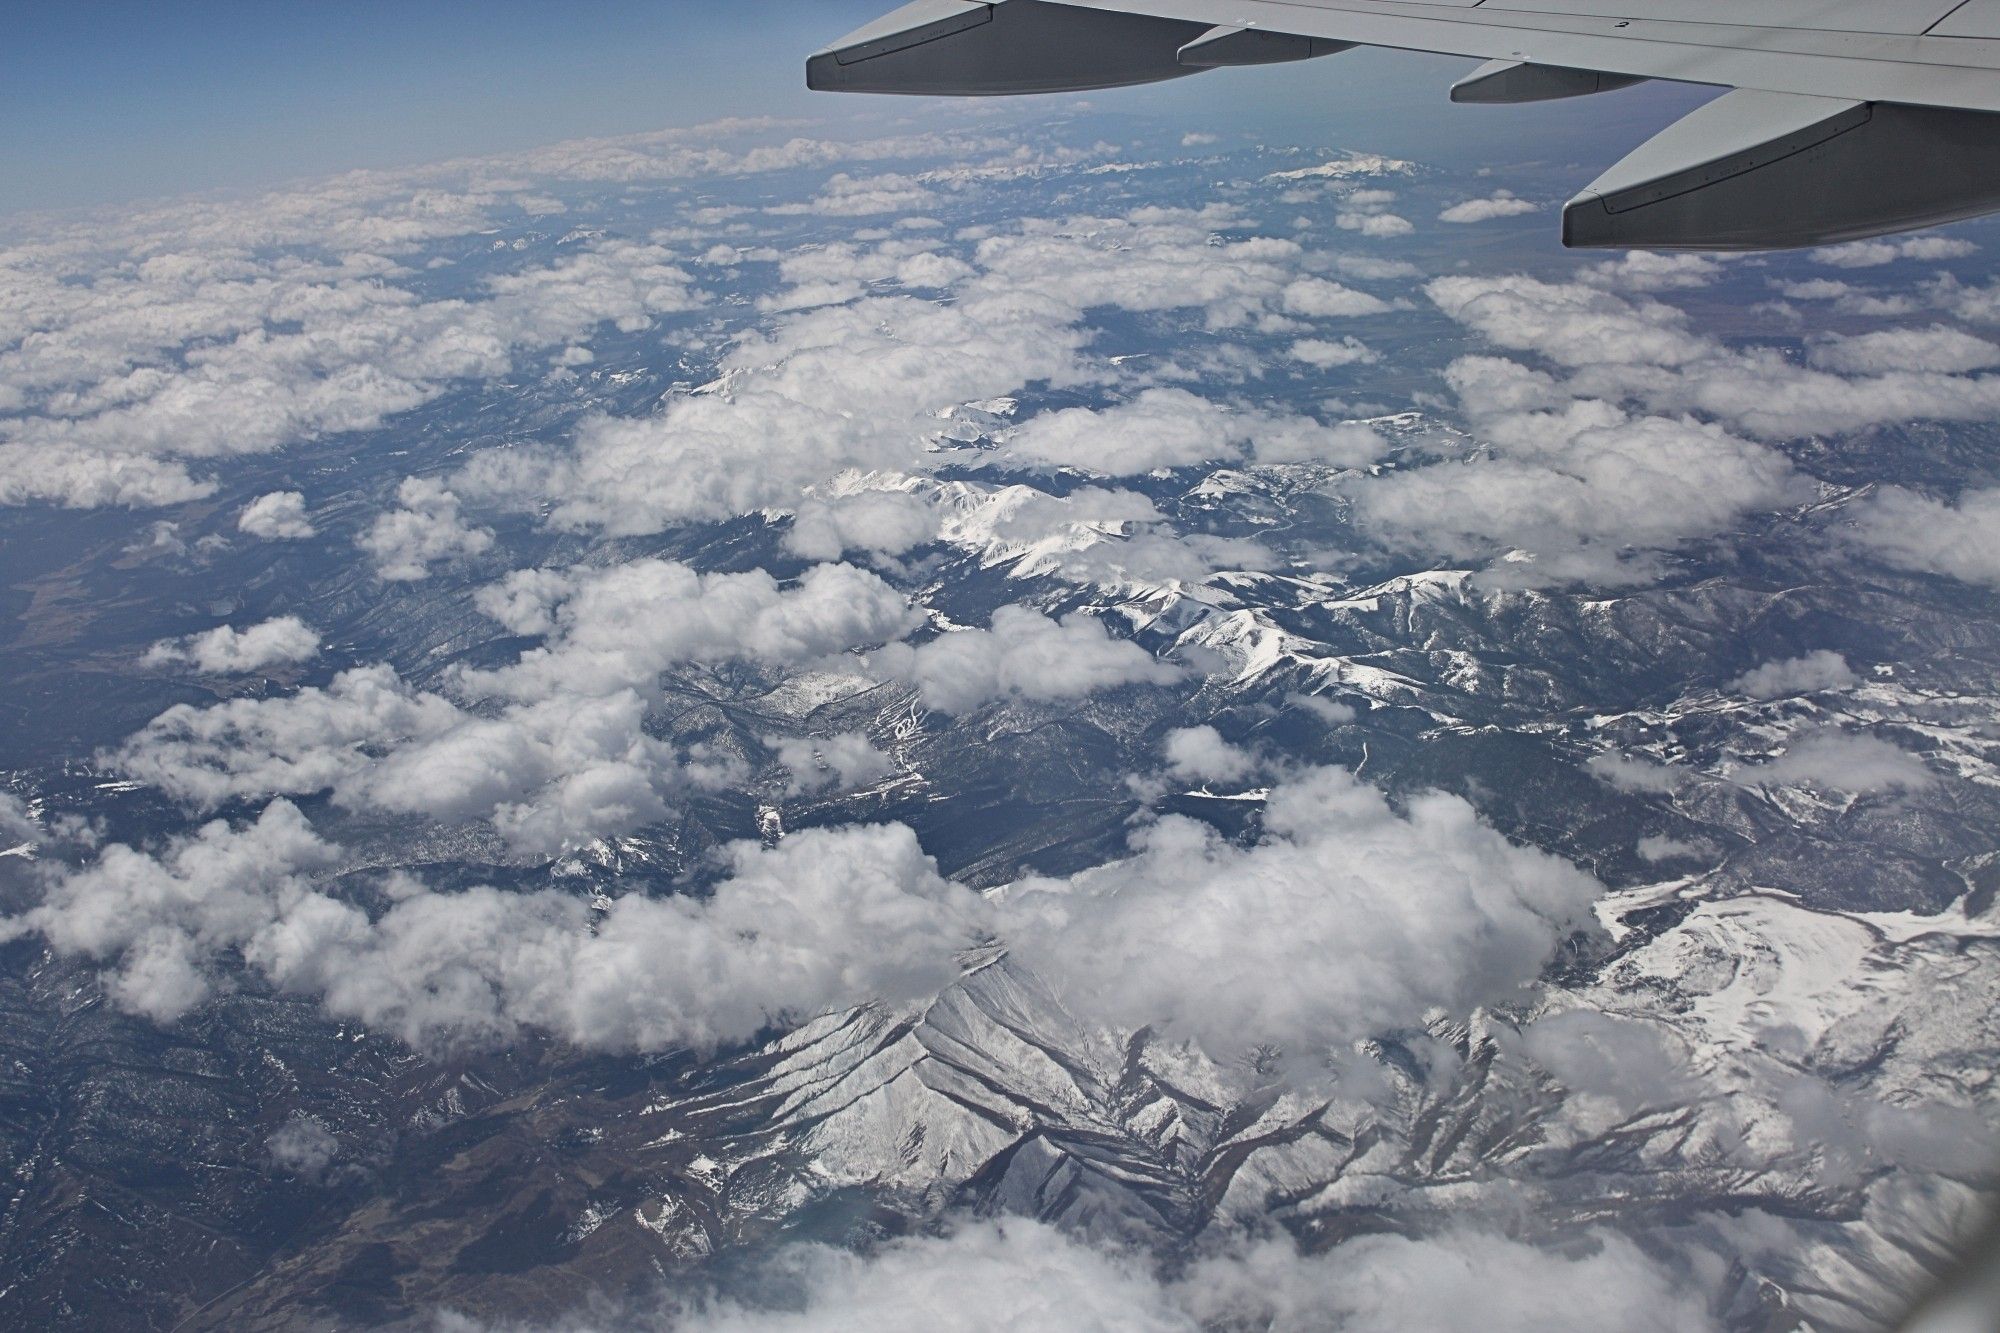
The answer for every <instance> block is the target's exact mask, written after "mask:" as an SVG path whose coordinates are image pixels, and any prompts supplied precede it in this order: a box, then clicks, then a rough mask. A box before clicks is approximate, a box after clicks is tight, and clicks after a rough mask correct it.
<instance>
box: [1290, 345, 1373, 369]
mask: <svg viewBox="0 0 2000 1333" xmlns="http://www.w3.org/2000/svg"><path fill="white" fill-rule="evenodd" d="M1289 354H1290V356H1291V358H1292V360H1294V361H1303V362H1304V363H1305V364H1306V365H1309V366H1317V367H1318V368H1319V369H1321V370H1331V369H1332V368H1334V367H1335V366H1356V365H1361V366H1368V365H1373V364H1375V362H1377V361H1379V360H1380V359H1381V358H1380V357H1378V356H1376V354H1375V353H1374V351H1372V350H1371V349H1370V348H1369V347H1368V345H1367V344H1366V343H1364V342H1362V341H1360V340H1359V339H1357V338H1342V339H1341V340H1340V341H1339V342H1330V341H1328V340H1327V339H1325V338H1301V339H1299V341H1297V342H1295V343H1293V344H1292V345H1291V348H1290V353H1289Z"/></svg>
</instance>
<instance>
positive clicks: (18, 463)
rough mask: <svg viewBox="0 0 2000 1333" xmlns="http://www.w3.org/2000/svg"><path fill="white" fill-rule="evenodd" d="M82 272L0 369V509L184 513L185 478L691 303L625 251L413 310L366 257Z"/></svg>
mask: <svg viewBox="0 0 2000 1333" xmlns="http://www.w3.org/2000/svg"><path fill="white" fill-rule="evenodd" d="M10 271H11V270H7V269H5V268H4V266H0V273H6V272H10ZM85 272H86V273H87V274H88V276H89V278H90V281H89V282H88V283H87V284H79V285H78V287H77V290H76V293H75V295H74V296H73V297H67V298H62V297H56V298H45V299H41V300H37V301H33V302H31V303H30V309H31V311H32V314H31V316H30V317H31V318H33V319H34V320H35V321H36V322H35V324H34V325H32V326H30V327H32V329H33V331H34V333H35V336H34V337H33V338H30V339H26V340H24V341H22V342H21V343H19V345H17V346H15V347H13V348H11V349H10V350H7V351H4V352H0V382H4V383H7V384H10V385H12V386H13V387H14V389H15V391H16V392H17V393H18V394H20V395H22V396H23V398H24V402H25V405H26V406H27V408H28V409H29V410H28V411H27V412H25V413H24V414H22V415H20V416H18V417H16V418H12V419H10V420H8V421H7V422H5V423H0V501H5V502H9V503H21V502H25V501H29V500H51V501H56V502H59V503H65V504H72V505H87V504H148V503H173V502H177V501H179V500H184V499H188V498H193V497H194V496H196V495H199V494H205V493H206V492H207V491H208V490H209V489H210V485H209V483H206V482H201V481H197V480H194V479H193V478H192V477H191V476H190V475H189V474H188V472H187V471H186V469H185V467H184V465H183V461H182V460H189V459H210V458H222V457H227V456H230V455H235V454H243V453H253V452H260V451H264V450H269V449H274V448H278V447H281V446H283V445H286V444H290V443H293V442H295V441H299V440H304V439H308V438H311V437H314V436H319V435H326V434H334V433H340V432H346V431H355V430H367V429H372V428H373V427H375V426H378V425H380V424H381V423H382V422H383V421H384V420H386V419H387V418H388V417H390V416H392V415H394V414H396V413H399V412H404V411H408V410H409V409H411V408H413V407H417V406H420V405H421V404H423V403H425V402H428V401H430V400H431V399H432V398H434V397H436V395H437V394H438V393H440V392H442V391H443V389H444V387H445V386H446V385H448V384H449V383H451V382H453V381H456V380H462V379H468V378H490V377H492V376H496V375H499V374H503V373H505V372H506V371H507V370H508V369H510V368H511V367H512V365H513V364H514V360H515V357H516V355H517V354H518V353H519V352H521V351H523V350H526V349H530V348H536V347H542V346H547V345H550V344H554V343H561V342H565V341H568V340H570V339H572V338H574V337H575V336H576V335H577V334H579V333H581V332H583V331H585V330H587V329H589V328H591V327H593V326H594V325H596V324H597V323H599V322H601V321H605V320H611V321H616V322H620V323H621V324H627V325H631V324H635V323H636V324H638V325H643V323H644V322H645V321H646V319H647V318H649V317H650V316H652V315H654V314H658V313H664V312H671V311H680V310H688V309H692V308H693V307H694V306H695V305H696V304H698V303H699V298H697V297H696V296H695V295H694V294H693V293H692V292H691V291H690V289H689V286H688V284H689V281H690V280H689V278H688V275H687V274H686V273H685V272H683V271H681V270H680V269H678V268H676V267H674V266H673V265H672V263H671V262H670V256H669V255H668V254H667V252H665V251H664V250H661V249H659V248H658V247H652V246H645V245H639V244H634V243H632V242H626V241H604V242H601V243H598V244H596V245H593V246H592V247H590V248H588V249H585V250H582V251H579V252H576V253H572V254H569V255H566V256H564V257H563V258H561V259H558V260H556V261H555V262H554V263H552V264H550V265H548V266H547V267H545V268H540V269H527V270H522V271H517V272H512V273H503V274H499V275H496V276H494V277H493V278H491V279H489V280H488V281H487V283H486V284H485V289H484V291H483V292H482V293H481V299H477V300H467V299H463V298H453V299H448V300H436V301H424V300H420V299H419V298H417V297H416V296H414V295H413V294H412V293H411V292H410V291H408V290H407V289H405V288H403V287H400V286H397V285H395V284H394V283H393V282H391V281H389V279H390V278H392V277H394V276H396V275H397V273H398V270H397V269H396V268H395V266H394V265H393V264H390V263H389V262H388V261H386V260H381V259H379V258H376V257H374V256H352V257H350V258H349V259H347V260H346V261H344V262H342V263H338V264H328V263H322V262H317V261H313V260H309V259H304V258H300V257H298V256H296V255H284V256H280V257H278V258H274V259H271V260H268V261H251V260H248V259H244V258H242V257H240V256H239V255H234V254H229V253H227V252H223V253H220V254H203V253H201V252H198V251H190V252H187V253H181V254H160V255H154V256H152V257H150V258H147V259H146V260H144V261H143V262H140V263H134V264H127V265H124V266H116V265H113V266H109V267H106V268H98V269H88V270H85ZM66 290H67V288H66V287H64V285H62V284H57V285H56V291H57V292H63V291H66ZM38 294H39V293H38Z"/></svg>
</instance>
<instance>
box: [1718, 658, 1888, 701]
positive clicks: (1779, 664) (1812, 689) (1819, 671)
mask: <svg viewBox="0 0 2000 1333" xmlns="http://www.w3.org/2000/svg"><path fill="white" fill-rule="evenodd" d="M1860 679H1861V678H1860V677H1859V676H1857V675H1855V674H1854V668H1852V667H1850V666H1848V665H1847V659H1846V658H1844V657H1842V656H1841V655H1840V654H1839V653H1836V652H1834V651H1832V650H1831V649H1827V648H1821V649H1819V650H1817V651H1815V652H1810V653H1807V654H1805V655H1804V656H1803V657H1787V658H1781V659H1778V660H1776V661H1771V662H1765V663H1763V664H1762V665H1761V666H1757V667H1754V668H1752V669H1751V670H1749V671H1746V672H1744V673H1743V674H1742V675H1740V676H1738V677H1737V678H1736V679H1734V680H1732V681H1730V682H1729V688H1730V689H1732V690H1741V691H1742V692H1743V693H1745V694H1747V695H1749V696H1750V697H1751V698H1753V699H1777V698H1781V697H1783V696H1785V695H1788V694H1815V693H1817V692H1819V691H1820V690H1844V689H1846V688H1847V687H1848V686H1850V685H1854V684H1856V683H1857V682H1858V681H1859V680H1860Z"/></svg>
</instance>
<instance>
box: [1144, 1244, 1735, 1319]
mask: <svg viewBox="0 0 2000 1333" xmlns="http://www.w3.org/2000/svg"><path fill="white" fill-rule="evenodd" d="M1175 1290H1176V1292H1177V1294H1179V1295H1180V1296H1181V1297H1182V1299H1183V1300H1184V1301H1185V1302H1186V1303H1187V1306H1188V1308H1189V1310H1190V1313H1192V1314H1193V1315H1194V1316H1195V1317H1196V1319H1197V1321H1198V1322H1199V1323H1200V1325H1201V1326H1203V1327H1217V1326H1224V1327H1226V1326H1229V1325H1230V1324H1231V1322H1232V1321H1243V1322H1244V1323H1246V1324H1248V1326H1251V1327H1259V1328H1263V1327H1268V1328H1272V1329H1307V1328H1320V1327H1324V1328H1327V1329H1331V1330H1336V1331H1337V1333H1406V1331H1407V1330H1414V1329H1450V1328H1471V1327H1478V1328H1482V1329H1490V1330H1493V1333H1594V1331H1595V1330H1600V1329H1611V1328H1616V1329H1621V1330H1630V1333H1700V1330H1705V1329H1713V1328H1715V1327H1716V1324H1715V1321H1714V1320H1713V1319H1712V1318H1711V1317H1710V1316H1709V1314H1708V1310H1707V1306H1706V1302H1705V1301H1704V1299H1703V1294H1702V1293H1701V1291H1700V1290H1699V1289H1698V1288H1696V1287H1694V1286H1692V1285H1691V1284H1690V1283H1689V1282H1688V1281H1687V1280H1686V1279H1685V1278H1683V1277H1682V1276H1680V1275H1678V1274H1676V1273H1675V1272H1674V1271H1673V1270H1671V1269H1669V1268H1667V1267H1666V1266H1665V1265H1662V1264H1660V1263H1658V1262H1657V1261H1655V1260H1653V1259H1651V1258H1649V1257H1648V1256H1647V1255H1646V1254H1645V1253H1644V1252H1643V1251H1641V1250H1640V1249H1639V1248H1638V1246H1636V1245H1634V1244H1633V1243H1632V1242H1631V1241H1629V1240H1627V1239H1625V1238H1623V1237H1621V1236H1616V1235H1612V1234H1609V1233H1600V1234H1598V1235H1596V1236H1594V1237H1592V1238H1590V1240H1589V1241H1588V1242H1587V1244H1585V1245H1583V1246H1579V1247H1577V1248H1575V1249H1573V1250H1570V1251H1568V1252H1558V1251H1555V1250H1552V1249H1542V1248H1539V1247H1537V1246H1534V1245H1530V1244H1527V1243H1525V1242H1522V1241H1517V1240H1510V1239H1507V1238H1505V1237H1502V1236H1497V1235H1492V1234H1489V1233H1484V1232H1478V1231H1472V1230H1459V1231H1454V1232H1447V1233H1445V1234H1443V1235H1440V1236H1429V1237H1407V1236H1367V1237H1362V1238H1360V1239H1357V1240H1351V1241H1348V1242H1346V1243H1345V1244H1342V1245H1339V1246H1336V1247H1335V1248H1334V1249H1332V1250H1331V1251H1329V1252H1327V1253H1326V1254H1325V1255H1323V1256H1318V1257H1315V1258H1310V1259H1307V1258H1301V1257H1300V1256H1298V1254H1297V1253H1296V1251H1295V1250H1294V1249H1293V1248H1292V1246H1291V1244H1290V1242H1289V1241H1283V1240H1271V1241H1265V1242H1263V1243H1261V1244H1258V1245H1255V1246H1253V1247H1251V1248H1249V1249H1247V1250H1245V1251H1243V1252H1241V1253H1240V1254H1229V1255H1224V1256H1221V1257H1218V1258H1214V1259H1209V1260H1205V1261H1202V1262H1199V1263H1196V1264H1195V1265H1193V1266H1192V1267H1191V1268H1190V1269H1189V1270H1188V1272H1187V1274H1186V1275H1185V1276H1184V1277H1183V1278H1182V1279H1181V1280H1180V1282H1179V1283H1177V1284H1176V1288H1175Z"/></svg>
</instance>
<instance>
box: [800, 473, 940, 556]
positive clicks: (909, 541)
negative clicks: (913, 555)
mask: <svg viewBox="0 0 2000 1333" xmlns="http://www.w3.org/2000/svg"><path fill="white" fill-rule="evenodd" d="M941 519H942V515H941V514H940V513H939V512H938V509H937V507H936V506H935V505H933V504H932V503H931V502H930V501H928V500H926V499H925V498H924V497H922V496H919V495H912V494H910V493H908V492H906V491H896V490H870V491H858V492H854V493H852V494H848V495H841V496H836V497H833V498H830V499H826V500H817V499H813V500H806V501H803V502H802V503H801V504H800V505H799V507H798V511H797V513H796V514H794V515H793V518H792V526H791V527H790V529H788V530H787V531H786V533H785V538H784V547H785V549H786V550H788V551H790V552H792V553H793V554H795V555H801V556H804V557H805V558H806V559H808V560H838V559H839V558H840V557H841V556H842V555H845V554H846V553H847V552H849V551H873V552H877V553H879V554H882V555H902V554H903V553H904V552H906V551H909V550H911V549H912V548H914V547H918V546H922V545H924V544H926V543H928V542H932V541H935V540H937V536H938V524H939V522H940V521H941Z"/></svg>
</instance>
